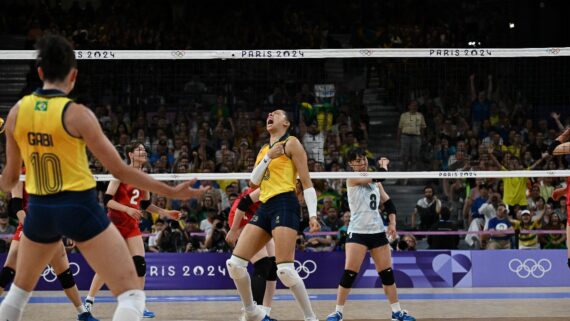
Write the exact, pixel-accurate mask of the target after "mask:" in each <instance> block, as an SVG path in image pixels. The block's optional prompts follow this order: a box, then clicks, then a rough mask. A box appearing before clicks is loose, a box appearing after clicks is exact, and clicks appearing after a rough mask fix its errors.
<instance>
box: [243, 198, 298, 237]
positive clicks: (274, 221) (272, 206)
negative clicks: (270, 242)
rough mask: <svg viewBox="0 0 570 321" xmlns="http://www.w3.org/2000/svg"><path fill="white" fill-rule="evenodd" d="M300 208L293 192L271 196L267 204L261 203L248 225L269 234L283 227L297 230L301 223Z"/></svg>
mask: <svg viewBox="0 0 570 321" xmlns="http://www.w3.org/2000/svg"><path fill="white" fill-rule="evenodd" d="M300 215H301V207H300V206H299V200H298V199H297V195H295V193H294V192H287V193H282V194H278V195H275V196H273V197H272V198H270V199H268V200H267V202H265V203H261V205H260V206H259V208H258V209H257V212H255V215H254V216H253V217H252V218H251V220H250V221H249V224H253V225H257V226H259V227H261V228H262V229H264V230H265V231H266V232H267V233H269V234H271V231H273V229H274V228H276V227H278V226H285V227H289V228H292V229H294V230H295V231H298V230H299V225H300V222H301V216H300Z"/></svg>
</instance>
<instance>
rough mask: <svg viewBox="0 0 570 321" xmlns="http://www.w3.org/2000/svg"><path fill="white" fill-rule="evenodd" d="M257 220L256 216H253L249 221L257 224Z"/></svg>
mask: <svg viewBox="0 0 570 321" xmlns="http://www.w3.org/2000/svg"><path fill="white" fill-rule="evenodd" d="M257 220H258V217H257V214H255V215H254V216H253V217H252V218H251V221H252V222H257Z"/></svg>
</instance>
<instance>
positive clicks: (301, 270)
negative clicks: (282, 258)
mask: <svg viewBox="0 0 570 321" xmlns="http://www.w3.org/2000/svg"><path fill="white" fill-rule="evenodd" d="M295 266H296V267H295V271H297V274H299V277H300V278H301V279H302V280H304V279H306V278H308V277H309V275H311V274H313V273H315V271H317V263H316V262H315V261H313V260H306V261H303V263H301V262H299V261H297V260H295Z"/></svg>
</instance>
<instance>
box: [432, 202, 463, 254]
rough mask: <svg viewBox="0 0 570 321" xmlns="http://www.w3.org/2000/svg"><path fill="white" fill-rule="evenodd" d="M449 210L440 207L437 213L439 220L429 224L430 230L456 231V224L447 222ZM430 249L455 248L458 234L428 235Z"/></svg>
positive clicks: (457, 242)
mask: <svg viewBox="0 0 570 321" xmlns="http://www.w3.org/2000/svg"><path fill="white" fill-rule="evenodd" d="M450 214H451V213H450V211H449V209H448V208H447V207H445V206H444V207H442V208H441V212H440V213H439V221H438V222H437V223H435V224H434V225H432V226H431V228H430V230H432V231H444V232H445V231H457V225H456V224H455V223H452V222H449V216H450ZM427 242H428V244H429V249H430V250H456V249H457V245H458V244H459V236H458V235H429V236H428V237H427Z"/></svg>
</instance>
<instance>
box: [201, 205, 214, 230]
mask: <svg viewBox="0 0 570 321" xmlns="http://www.w3.org/2000/svg"><path fill="white" fill-rule="evenodd" d="M207 213H208V214H207V217H206V218H205V219H203V220H202V221H201V222H200V230H201V231H202V232H204V233H206V235H210V234H211V233H210V232H211V231H212V228H213V226H214V225H213V224H214V221H215V220H216V218H217V216H218V212H217V211H215V210H212V209H209V210H208V211H207Z"/></svg>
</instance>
